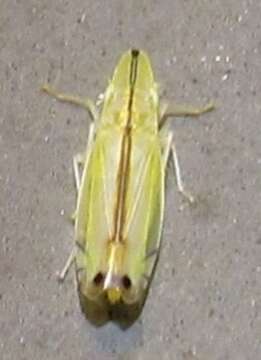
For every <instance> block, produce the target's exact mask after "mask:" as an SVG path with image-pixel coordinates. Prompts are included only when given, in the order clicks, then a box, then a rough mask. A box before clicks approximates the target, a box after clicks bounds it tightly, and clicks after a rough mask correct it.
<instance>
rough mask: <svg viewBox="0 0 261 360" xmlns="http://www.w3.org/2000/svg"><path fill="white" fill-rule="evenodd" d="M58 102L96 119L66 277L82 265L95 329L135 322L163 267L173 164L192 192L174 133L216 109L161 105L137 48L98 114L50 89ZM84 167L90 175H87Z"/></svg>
mask: <svg viewBox="0 0 261 360" xmlns="http://www.w3.org/2000/svg"><path fill="white" fill-rule="evenodd" d="M43 90H44V91H45V92H47V93H48V94H50V95H52V96H54V97H56V98H57V99H58V100H61V101H65V102H70V103H73V104H76V105H80V106H83V107H84V108H86V109H87V110H88V112H89V113H90V115H91V118H92V123H91V125H90V128H89V137H88V141H87V149H86V151H85V152H84V154H79V155H76V156H75V157H74V161H73V165H74V173H75V180H76V188H77V193H78V197H77V205H76V211H75V215H74V220H75V247H74V250H73V251H72V253H71V256H70V257H69V259H68V261H67V264H66V266H65V268H64V270H63V272H62V273H61V278H64V276H65V274H66V272H67V270H68V268H69V266H70V264H71V263H72V262H74V263H75V267H76V280H77V288H78V293H79V298H80V303H81V307H82V310H83V311H84V313H85V314H86V316H87V317H88V318H89V319H90V320H91V321H92V322H94V323H95V324H97V325H99V324H103V323H104V322H106V321H108V320H109V319H113V320H115V321H118V322H119V323H120V324H127V326H128V324H131V323H132V322H133V321H134V320H135V319H136V318H137V316H138V315H139V314H140V312H141V310H142V308H143V304H144V302H145V299H146V296H147V292H148V289H149V285H150V282H151V279H152V276H153V273H154V269H155V265H156V263H157V259H158V255H159V250H160V242H161V233H162V226H163V217H164V203H165V189H164V188H165V175H166V169H167V162H168V160H169V158H170V157H171V158H172V160H173V163H174V168H175V174H176V182H177V187H178V190H179V191H180V192H181V193H182V194H183V195H184V196H185V197H186V198H187V199H188V200H189V201H190V202H193V201H194V199H193V197H192V196H191V195H190V194H189V193H188V192H186V191H185V189H184V186H183V182H182V178H181V173H180V167H179V162H178V157H177V152H176V148H175V144H174V142H173V136H172V132H171V131H169V130H168V129H167V127H166V120H167V119H168V118H169V117H172V116H189V115H190V116H198V115H200V114H202V113H205V112H208V111H210V110H212V109H213V107H214V106H213V104H212V103H209V104H207V105H206V106H205V107H203V108H195V107H192V106H180V105H179V106H172V107H167V106H160V103H159V95H158V87H157V84H156V82H155V80H154V76H153V72H152V67H151V63H150V60H149V58H148V56H147V54H146V53H145V52H143V51H140V50H136V49H132V50H129V51H127V52H126V53H124V54H123V55H122V57H121V59H120V61H119V63H118V65H117V66H116V69H115V71H114V74H113V77H112V80H111V81H110V83H109V85H108V87H107V89H106V91H105V94H104V97H103V101H102V106H101V110H100V111H98V110H97V109H96V106H95V105H94V103H93V102H92V101H91V100H90V99H82V98H79V97H77V96H72V95H68V94H63V93H60V92H58V91H57V90H55V89H54V88H52V87H51V86H50V85H44V86H43ZM81 169H82V171H81Z"/></svg>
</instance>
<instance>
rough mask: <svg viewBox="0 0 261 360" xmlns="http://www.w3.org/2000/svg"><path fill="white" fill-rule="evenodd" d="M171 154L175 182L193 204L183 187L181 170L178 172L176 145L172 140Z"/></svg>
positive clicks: (191, 198)
mask: <svg viewBox="0 0 261 360" xmlns="http://www.w3.org/2000/svg"><path fill="white" fill-rule="evenodd" d="M171 154H172V159H173V164H174V168H175V175H176V182H177V186H178V190H179V192H180V193H181V194H182V195H183V196H184V197H185V198H186V199H187V200H188V201H189V202H190V203H191V204H193V203H194V202H195V199H194V197H193V196H192V195H191V194H190V193H189V192H188V191H186V190H185V188H184V184H183V181H182V177H181V172H180V166H179V160H178V155H177V150H176V146H175V143H174V141H173V140H172V143H171Z"/></svg>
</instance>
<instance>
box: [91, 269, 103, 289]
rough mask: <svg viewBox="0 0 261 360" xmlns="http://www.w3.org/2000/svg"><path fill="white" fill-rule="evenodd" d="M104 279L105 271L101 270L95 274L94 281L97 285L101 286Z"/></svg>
mask: <svg viewBox="0 0 261 360" xmlns="http://www.w3.org/2000/svg"><path fill="white" fill-rule="evenodd" d="M103 280H104V275H103V273H101V272H98V274H96V275H95V277H94V278H93V283H94V284H95V285H96V286H99V285H101V284H102V282H103Z"/></svg>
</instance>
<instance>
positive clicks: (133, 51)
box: [131, 49, 140, 57]
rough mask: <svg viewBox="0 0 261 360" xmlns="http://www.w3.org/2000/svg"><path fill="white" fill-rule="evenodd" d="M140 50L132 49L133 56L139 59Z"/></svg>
mask: <svg viewBox="0 0 261 360" xmlns="http://www.w3.org/2000/svg"><path fill="white" fill-rule="evenodd" d="M139 53H140V52H139V50H138V49H132V50H131V55H132V56H133V57H138V56H139Z"/></svg>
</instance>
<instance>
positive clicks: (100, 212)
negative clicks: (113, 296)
mask: <svg viewBox="0 0 261 360" xmlns="http://www.w3.org/2000/svg"><path fill="white" fill-rule="evenodd" d="M119 146H120V140H119V139H118V138H117V136H115V135H114V137H111V136H110V135H109V134H107V133H106V134H104V133H100V134H99V137H96V139H95V141H94V144H93V147H92V149H91V150H90V151H91V152H90V157H89V161H88V163H87V164H86V165H85V169H84V172H83V176H82V183H81V188H80V192H79V197H78V204H77V214H76V226H75V236H76V242H77V243H78V244H79V248H80V253H81V252H82V253H83V255H84V256H80V255H79V256H78V259H80V257H81V258H83V260H81V262H83V264H81V265H79V266H83V267H84V268H85V269H86V273H87V274H88V277H91V278H92V276H95V274H96V273H97V272H99V271H101V272H102V271H103V270H106V269H105V268H106V250H107V243H108V240H109V239H110V237H111V234H112V231H113V229H112V226H113V207H114V201H115V192H116V176H117V173H116V171H115V169H117V168H118V162H119V154H120V151H119V148H118V147H119ZM78 263H79V261H78Z"/></svg>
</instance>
